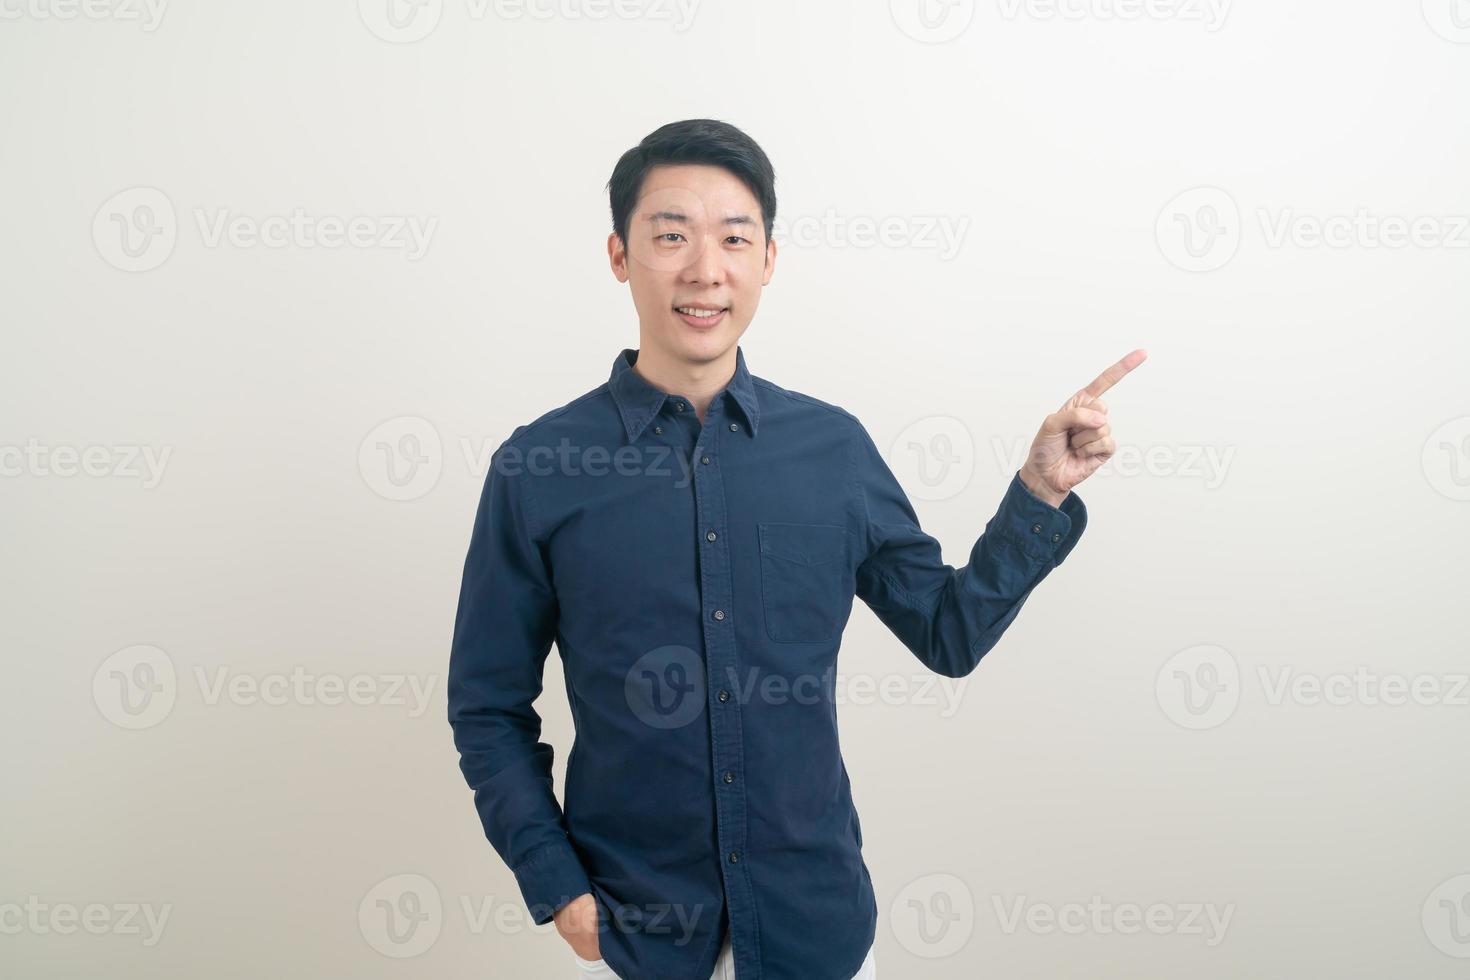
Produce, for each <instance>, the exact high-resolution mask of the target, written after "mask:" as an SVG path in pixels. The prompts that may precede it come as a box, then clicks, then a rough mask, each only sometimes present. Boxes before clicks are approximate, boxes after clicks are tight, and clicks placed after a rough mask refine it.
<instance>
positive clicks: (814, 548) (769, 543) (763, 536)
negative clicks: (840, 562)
mask: <svg viewBox="0 0 1470 980" xmlns="http://www.w3.org/2000/svg"><path fill="white" fill-rule="evenodd" d="M759 527H760V544H761V554H762V555H769V556H771V557H772V558H784V559H786V560H787V561H794V562H800V563H801V564H803V565H820V564H822V563H823V562H829V561H832V560H833V559H836V558H841V557H842V556H843V555H845V554H847V528H845V527H840V526H838V525H836V524H780V523H774V522H767V523H763V524H760V525H759Z"/></svg>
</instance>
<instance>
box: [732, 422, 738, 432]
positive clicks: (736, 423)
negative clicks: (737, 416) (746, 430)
mask: <svg viewBox="0 0 1470 980" xmlns="http://www.w3.org/2000/svg"><path fill="white" fill-rule="evenodd" d="M730 431H731V432H739V431H740V423H738V422H731V423H730Z"/></svg>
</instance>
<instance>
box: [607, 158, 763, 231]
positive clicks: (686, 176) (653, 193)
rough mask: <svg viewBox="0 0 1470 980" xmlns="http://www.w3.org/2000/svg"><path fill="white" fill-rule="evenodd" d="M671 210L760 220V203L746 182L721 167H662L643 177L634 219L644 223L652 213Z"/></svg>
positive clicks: (688, 165)
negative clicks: (733, 215)
mask: <svg viewBox="0 0 1470 980" xmlns="http://www.w3.org/2000/svg"><path fill="white" fill-rule="evenodd" d="M671 207H672V208H674V209H682V210H685V211H689V210H690V209H691V208H692V210H693V213H694V214H695V215H698V214H700V213H707V214H709V215H712V216H715V217H725V216H728V215H730V214H737V213H743V214H748V215H750V216H751V217H752V218H754V219H755V220H757V221H759V220H760V219H759V217H758V215H759V214H760V202H759V201H757V200H756V199H755V195H754V194H752V193H751V192H750V188H748V187H746V186H745V182H744V181H742V180H741V179H740V178H739V177H736V176H735V175H734V174H733V173H731V172H730V171H728V170H726V169H725V168H724V167H715V166H710V165H708V164H661V165H659V166H657V167H654V168H652V169H651V170H649V171H648V173H647V174H646V175H644V178H643V186H642V187H641V188H639V193H638V213H637V214H636V215H635V217H637V218H640V219H643V220H647V219H648V218H649V217H650V216H651V215H652V213H653V212H655V211H658V210H661V209H669V208H671Z"/></svg>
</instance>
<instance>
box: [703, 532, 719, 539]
mask: <svg viewBox="0 0 1470 980" xmlns="http://www.w3.org/2000/svg"><path fill="white" fill-rule="evenodd" d="M717 537H719V535H718V534H716V533H715V532H713V531H705V532H704V539H705V540H706V541H713V540H714V539H715V538H717Z"/></svg>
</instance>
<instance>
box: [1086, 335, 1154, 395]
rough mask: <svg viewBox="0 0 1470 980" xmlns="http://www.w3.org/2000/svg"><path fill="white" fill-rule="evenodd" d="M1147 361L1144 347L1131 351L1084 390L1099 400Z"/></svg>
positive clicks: (1146, 352)
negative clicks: (1103, 394) (1130, 372)
mask: <svg viewBox="0 0 1470 980" xmlns="http://www.w3.org/2000/svg"><path fill="white" fill-rule="evenodd" d="M1146 360H1148V351H1146V350H1144V349H1143V348H1142V347H1140V348H1139V349H1138V350H1135V351H1130V352H1128V353H1127V354H1125V355H1124V356H1123V359H1122V360H1120V361H1119V362H1118V363H1117V364H1114V365H1113V366H1112V367H1110V368H1108V369H1107V370H1106V371H1104V372H1103V373H1102V374H1099V375H1098V376H1097V377H1096V378H1094V379H1093V380H1092V383H1091V384H1090V385H1088V386H1087V387H1086V388H1083V389H1082V390H1083V392H1084V393H1086V394H1087V395H1089V396H1091V397H1093V398H1099V397H1101V396H1102V393H1103V392H1105V391H1107V390H1108V389H1109V388H1111V387H1112V386H1113V385H1115V384H1117V383H1118V382H1119V381H1122V380H1123V377H1124V376H1125V375H1126V374H1127V373H1128V372H1129V371H1132V370H1133V369H1134V368H1136V367H1138V365H1140V364H1142V363H1143V362H1144V361H1146Z"/></svg>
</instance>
